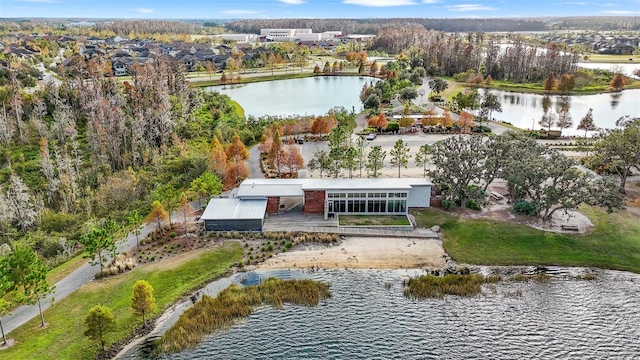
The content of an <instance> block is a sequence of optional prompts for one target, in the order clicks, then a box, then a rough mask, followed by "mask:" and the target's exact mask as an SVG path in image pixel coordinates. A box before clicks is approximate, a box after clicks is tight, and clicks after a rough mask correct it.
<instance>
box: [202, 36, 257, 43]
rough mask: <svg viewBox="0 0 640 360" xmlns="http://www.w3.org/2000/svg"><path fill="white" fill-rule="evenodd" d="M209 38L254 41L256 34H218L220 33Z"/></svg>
mask: <svg viewBox="0 0 640 360" xmlns="http://www.w3.org/2000/svg"><path fill="white" fill-rule="evenodd" d="M211 38H212V39H216V40H224V41H236V42H239V43H250V42H256V41H257V40H258V35H256V34H220V35H212V36H211Z"/></svg>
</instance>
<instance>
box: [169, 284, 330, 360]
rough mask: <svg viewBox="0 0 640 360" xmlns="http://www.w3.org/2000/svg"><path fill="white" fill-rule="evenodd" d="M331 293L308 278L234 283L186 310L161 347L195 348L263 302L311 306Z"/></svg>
mask: <svg viewBox="0 0 640 360" xmlns="http://www.w3.org/2000/svg"><path fill="white" fill-rule="evenodd" d="M330 296H331V293H330V292H329V285H327V284H325V283H323V282H319V281H313V280H308V279H305V280H282V279H277V278H269V279H267V280H266V281H264V282H263V283H261V284H259V285H252V286H247V287H239V286H238V285H235V284H232V285H231V286H229V287H228V288H226V289H225V290H223V291H222V292H221V293H220V294H218V296H217V297H215V298H212V297H210V296H206V295H205V296H203V298H202V300H200V301H198V302H197V303H195V304H194V306H193V307H191V308H189V309H188V310H186V311H185V312H184V313H183V314H182V315H181V316H180V319H179V320H178V322H177V323H176V324H175V325H173V326H172V327H171V328H170V329H169V330H168V331H167V332H166V333H165V334H164V335H163V336H162V337H161V338H160V340H159V341H158V350H159V351H161V352H165V353H169V352H176V351H180V350H183V349H186V348H190V347H194V346H195V345H196V344H198V343H199V342H201V341H202V340H203V339H204V337H205V336H206V335H208V334H211V333H214V332H217V331H220V330H224V329H227V328H229V327H230V326H231V325H233V324H234V323H235V322H237V321H239V320H241V319H244V318H246V317H247V316H249V315H250V314H251V313H252V312H253V311H254V309H255V307H257V306H259V305H262V304H268V305H271V306H273V307H274V308H277V309H282V308H283V305H284V304H285V303H288V304H292V305H304V306H309V307H311V306H316V305H318V303H319V302H320V300H325V299H327V298H329V297H330Z"/></svg>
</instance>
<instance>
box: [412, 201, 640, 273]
mask: <svg viewBox="0 0 640 360" xmlns="http://www.w3.org/2000/svg"><path fill="white" fill-rule="evenodd" d="M580 210H581V212H582V213H583V214H585V215H586V216H588V217H589V218H590V219H591V221H592V222H593V224H594V226H595V227H594V229H593V231H592V232H591V233H589V234H585V235H577V234H576V235H573V234H559V233H551V232H545V231H541V230H536V229H533V228H531V227H529V226H526V225H521V224H516V223H509V222H501V221H496V220H490V219H471V218H466V217H460V216H457V215H454V214H450V213H446V212H443V211H438V210H424V211H415V212H412V214H413V215H414V216H415V217H416V221H417V223H418V226H420V227H431V226H433V225H439V226H441V227H442V229H443V231H444V247H445V250H446V251H447V252H448V253H449V255H451V257H453V258H454V259H455V260H457V261H460V262H463V263H469V264H484V265H560V266H596V267H600V268H606V269H616V270H627V271H633V272H636V273H640V222H638V218H637V217H633V216H630V215H628V213H626V212H621V213H617V214H607V213H605V212H603V211H600V210H598V209H596V208H593V207H588V206H583V207H581V209H580Z"/></svg>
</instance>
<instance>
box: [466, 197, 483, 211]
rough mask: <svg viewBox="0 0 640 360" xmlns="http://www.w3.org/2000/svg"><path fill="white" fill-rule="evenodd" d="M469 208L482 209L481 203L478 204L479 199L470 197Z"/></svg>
mask: <svg viewBox="0 0 640 360" xmlns="http://www.w3.org/2000/svg"><path fill="white" fill-rule="evenodd" d="M467 208H469V209H471V210H480V205H479V204H478V202H477V201H475V200H473V199H469V200H467Z"/></svg>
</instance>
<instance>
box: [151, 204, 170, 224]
mask: <svg viewBox="0 0 640 360" xmlns="http://www.w3.org/2000/svg"><path fill="white" fill-rule="evenodd" d="M168 219H169V214H167V212H166V210H165V209H164V207H163V206H162V204H161V203H160V201H158V200H156V201H154V202H153V203H152V204H151V212H150V213H149V215H147V218H146V221H147V222H155V223H156V225H157V228H158V229H162V222H163V221H167V220H168Z"/></svg>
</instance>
